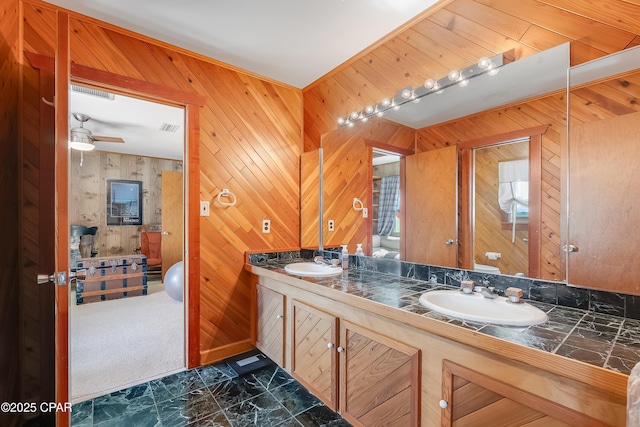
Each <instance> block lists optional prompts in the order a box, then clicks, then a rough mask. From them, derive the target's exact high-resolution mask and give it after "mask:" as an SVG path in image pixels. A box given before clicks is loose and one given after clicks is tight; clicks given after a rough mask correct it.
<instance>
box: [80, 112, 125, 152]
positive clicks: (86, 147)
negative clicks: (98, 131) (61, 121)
mask: <svg viewBox="0 0 640 427" xmlns="http://www.w3.org/2000/svg"><path fill="white" fill-rule="evenodd" d="M73 117H74V118H75V119H76V120H77V121H79V122H80V127H75V128H72V129H71V131H70V132H69V134H70V135H69V146H70V147H71V148H73V149H75V150H80V151H91V150H93V149H94V148H96V146H95V145H94V142H96V141H98V142H117V143H123V142H124V139H122V138H118V137H113V136H98V135H93V134H92V133H91V131H90V130H89V129H87V128H85V127H84V126H83V125H84V123H85V122H86V121H88V120H90V119H91V117H89V116H88V115H86V114H81V113H73Z"/></svg>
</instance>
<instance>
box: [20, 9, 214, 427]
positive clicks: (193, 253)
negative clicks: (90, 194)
mask: <svg viewBox="0 0 640 427" xmlns="http://www.w3.org/2000/svg"><path fill="white" fill-rule="evenodd" d="M56 32H57V37H56V53H55V57H48V56H44V55H40V54H35V53H33V52H28V51H25V52H24V55H25V58H26V59H28V60H29V62H30V63H31V65H32V66H33V68H36V69H40V70H46V71H48V72H50V73H54V76H55V101H54V102H55V126H56V129H55V160H54V162H55V170H56V183H55V186H56V213H55V214H56V220H55V224H56V229H55V243H56V245H55V247H56V250H55V252H56V253H55V265H56V272H61V273H62V272H64V273H65V275H66V277H67V278H68V277H69V242H68V239H69V237H68V234H69V233H68V229H69V219H68V198H69V194H68V172H69V162H68V158H69V148H68V134H69V120H68V115H69V86H70V84H71V81H73V82H74V83H78V84H86V85H91V86H94V87H98V88H101V89H105V90H108V91H112V92H115V93H120V94H123V95H128V96H134V97H139V98H143V99H148V100H151V101H154V102H160V103H164V104H169V105H174V106H177V107H181V108H184V110H185V157H184V163H185V164H186V169H185V171H186V174H185V175H186V176H185V183H184V189H185V192H184V194H185V197H184V213H185V230H186V235H185V251H186V257H185V267H184V268H185V278H186V290H187V291H186V311H187V325H186V327H187V331H186V332H187V340H186V353H187V367H188V368H189V369H191V368H194V367H197V366H200V364H201V362H200V212H199V206H198V203H189V201H192V200H199V197H200V194H199V193H200V107H202V106H203V105H205V103H206V98H205V97H204V96H202V95H199V94H196V93H187V92H182V91H180V90H176V89H172V88H168V87H165V86H161V85H157V84H154V83H149V82H146V81H142V80H136V79H132V78H129V77H126V76H122V75H118V74H114V73H110V72H107V71H102V70H98V69H94V68H91V67H87V66H83V65H78V64H75V63H71V55H70V33H69V14H68V13H67V12H62V11H58V12H57V28H56ZM60 177H62V179H60ZM56 274H57V273H56ZM67 283H68V280H65V282H63V283H58V281H57V280H56V292H55V304H56V321H55V323H56V325H55V334H56V338H55V340H56V344H55V347H56V348H55V359H56V360H55V371H56V372H55V377H56V401H57V402H68V401H69V397H70V396H69V291H68V287H67ZM56 424H57V425H68V424H69V413H68V412H63V411H60V412H57V413H56Z"/></svg>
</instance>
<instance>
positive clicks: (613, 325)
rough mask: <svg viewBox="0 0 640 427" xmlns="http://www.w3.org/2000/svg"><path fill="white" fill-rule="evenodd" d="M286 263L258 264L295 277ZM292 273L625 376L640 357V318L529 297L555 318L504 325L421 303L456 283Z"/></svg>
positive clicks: (353, 274)
mask: <svg viewBox="0 0 640 427" xmlns="http://www.w3.org/2000/svg"><path fill="white" fill-rule="evenodd" d="M305 261H308V260H305ZM285 264H286V263H277V264H272V263H258V264H253V265H255V266H256V267H260V268H265V269H267V270H271V271H274V272H277V273H282V274H284V275H287V276H291V275H289V274H288V273H287V272H285V271H284V265H285ZM292 277H296V278H298V279H301V280H304V281H307V282H310V283H315V284H317V285H319V286H324V287H327V288H331V289H334V290H335V291H337V292H345V293H347V294H351V295H355V296H358V297H361V298H364V299H367V300H370V301H375V302H378V303H382V304H385V305H387V306H390V307H394V308H396V309H399V310H404V311H407V312H410V313H415V314H417V315H421V316H425V317H428V318H432V319H436V320H440V321H443V322H447V323H449V324H453V325H457V326H460V327H463V328H466V329H470V330H473V331H476V332H479V333H483V334H486V335H490V336H493V337H497V338H500V339H503V340H506V341H509V342H512V343H517V344H520V345H523V346H527V347H531V348H535V349H538V350H542V351H547V352H549V353H554V354H557V355H560V356H564V357H567V358H570V359H575V360H579V361H582V362H585V363H589V364H591V365H595V366H598V367H601V368H605V369H608V370H612V371H615V372H620V373H622V374H625V375H628V374H629V373H630V372H631V369H632V368H633V367H634V366H635V364H636V363H637V362H639V361H640V320H635V319H625V318H622V317H617V316H611V315H607V314H599V313H594V312H590V311H586V310H580V309H573V308H567V307H562V306H556V305H552V304H546V303H542V302H537V301H530V300H526V301H525V302H527V303H529V304H531V305H533V306H535V307H538V308H539V309H541V310H543V311H544V312H546V313H547V315H548V316H549V320H548V321H547V322H546V323H543V324H541V325H536V326H528V327H514V326H499V325H491V324H485V323H475V322H469V321H465V320H461V319H458V318H453V317H449V316H445V315H443V314H440V313H438V312H436V311H433V310H430V309H428V308H426V307H424V306H423V305H421V304H420V302H419V298H420V295H422V294H423V293H425V292H428V291H432V290H436V289H457V288H456V287H453V286H447V285H443V284H437V283H430V282H426V281H422V280H416V279H409V278H403V277H399V276H395V275H391V274H385V273H380V272H372V271H366V270H356V269H349V270H347V271H346V272H343V274H342V275H339V276H333V277H301V276H292Z"/></svg>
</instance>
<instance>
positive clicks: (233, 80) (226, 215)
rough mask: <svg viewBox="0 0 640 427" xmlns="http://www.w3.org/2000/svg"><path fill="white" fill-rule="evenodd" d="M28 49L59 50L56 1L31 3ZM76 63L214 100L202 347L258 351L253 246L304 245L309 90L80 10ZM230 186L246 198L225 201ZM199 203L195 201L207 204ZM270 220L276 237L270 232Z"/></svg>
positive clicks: (204, 125)
mask: <svg viewBox="0 0 640 427" xmlns="http://www.w3.org/2000/svg"><path fill="white" fill-rule="evenodd" d="M23 5H24V8H25V20H24V23H25V35H24V44H25V46H24V48H25V50H28V51H32V52H35V53H40V54H48V55H51V54H52V51H53V46H54V42H55V38H56V35H55V30H54V28H55V21H54V20H52V17H53V13H54V11H55V10H56V7H55V6H52V5H49V4H46V3H43V2H40V1H37V0H23ZM70 26H71V60H72V62H74V63H76V64H79V65H85V66H89V67H93V68H96V69H99V70H106V71H109V72H111V73H115V74H119V75H123V76H127V77H131V78H135V79H140V80H144V81H147V82H150V83H154V84H158V85H162V86H166V87H169V88H172V89H177V90H181V91H184V92H190V93H197V94H200V95H202V96H205V97H206V105H205V106H204V107H203V108H202V109H201V111H200V138H201V139H200V165H201V166H200V199H201V200H208V201H210V202H211V215H210V216H209V217H202V218H201V220H200V230H201V233H200V234H201V235H200V239H201V244H200V256H201V263H200V271H201V276H200V296H201V298H200V314H201V316H200V325H201V327H200V331H201V337H200V338H201V339H200V344H201V345H200V351H201V357H202V362H203V363H209V362H213V361H214V360H217V359H220V358H223V357H226V356H227V355H228V354H233V353H236V352H239V351H241V350H243V349H245V348H249V347H250V325H249V323H250V316H249V315H248V313H247V307H249V304H250V275H249V274H248V273H247V272H245V271H244V270H243V265H244V252H245V251H247V250H252V251H258V250H273V249H283V248H292V247H298V246H299V231H300V230H299V221H300V219H299V192H300V187H299V184H300V180H299V156H300V154H301V153H302V94H301V91H300V90H299V89H295V88H292V87H289V86H286V85H283V84H278V83H276V82H272V81H268V80H266V79H260V78H257V77H256V76H254V75H250V74H248V73H247V74H244V73H242V72H239V71H237V70H234V69H231V68H227V67H225V66H223V65H222V64H221V63H219V62H216V61H214V60H207V59H206V58H203V57H200V56H197V55H195V54H191V53H189V52H186V51H184V50H181V49H179V48H175V47H171V46H169V45H166V44H163V43H160V42H155V41H153V40H150V39H148V38H145V37H144V36H140V35H137V34H135V33H132V32H129V31H126V30H122V29H118V28H116V27H114V26H110V25H108V24H105V23H101V22H99V21H95V20H93V19H90V18H87V17H84V16H82V15H78V14H75V13H71V23H70ZM223 188H228V189H229V190H231V191H232V192H234V193H235V195H236V196H237V204H236V205H235V206H232V207H221V206H219V205H218V204H217V203H216V201H215V199H216V196H217V195H218V193H219V192H220V191H221V190H222V189H223ZM197 202H198V201H192V203H197ZM263 219H269V220H271V233H270V234H263V233H261V232H260V229H261V224H262V220H263Z"/></svg>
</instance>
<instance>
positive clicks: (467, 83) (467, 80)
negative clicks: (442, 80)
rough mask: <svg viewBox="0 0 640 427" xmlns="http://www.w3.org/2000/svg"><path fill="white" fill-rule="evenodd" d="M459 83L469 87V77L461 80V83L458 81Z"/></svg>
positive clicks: (461, 85)
mask: <svg viewBox="0 0 640 427" xmlns="http://www.w3.org/2000/svg"><path fill="white" fill-rule="evenodd" d="M458 85H459V86H460V87H467V86H469V79H463V80H460V83H458Z"/></svg>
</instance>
